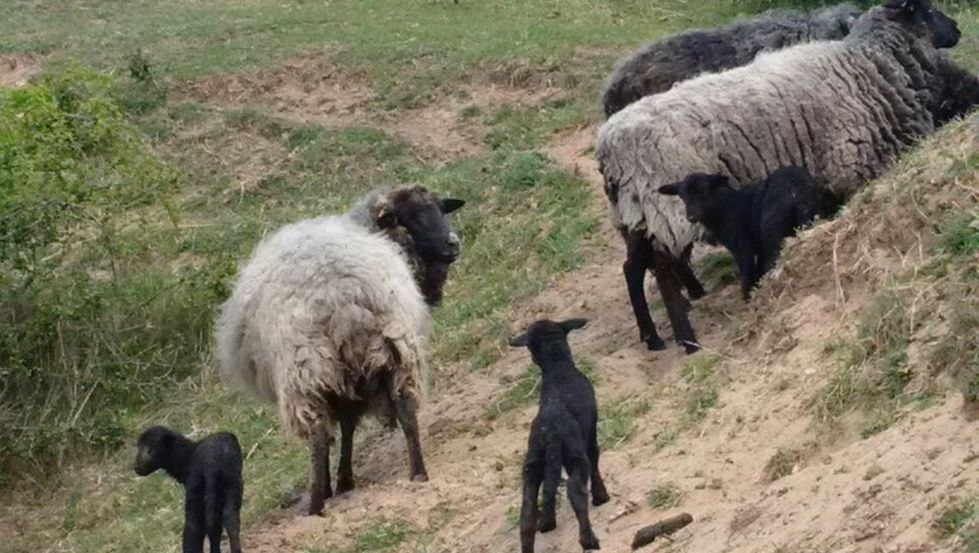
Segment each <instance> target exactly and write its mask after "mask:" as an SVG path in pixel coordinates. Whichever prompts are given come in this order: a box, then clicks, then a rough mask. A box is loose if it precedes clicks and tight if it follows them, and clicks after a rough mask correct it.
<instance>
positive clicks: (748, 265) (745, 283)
mask: <svg viewBox="0 0 979 553" xmlns="http://www.w3.org/2000/svg"><path fill="white" fill-rule="evenodd" d="M734 257H735V261H737V264H738V276H739V277H740V279H741V299H743V300H744V301H748V300H749V299H750V298H751V289H752V288H754V286H755V283H756V282H758V278H757V276H756V275H755V273H756V271H757V266H756V265H757V264H756V262H755V256H753V255H748V254H746V253H745V252H739V253H738V254H736V255H735V256H734Z"/></svg>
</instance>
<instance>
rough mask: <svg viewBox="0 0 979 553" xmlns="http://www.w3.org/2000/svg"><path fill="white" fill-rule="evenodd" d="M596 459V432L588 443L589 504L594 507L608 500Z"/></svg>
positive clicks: (597, 455) (597, 452) (597, 454)
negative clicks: (589, 469)
mask: <svg viewBox="0 0 979 553" xmlns="http://www.w3.org/2000/svg"><path fill="white" fill-rule="evenodd" d="M598 457H599V451H598V432H592V435H591V439H590V440H589V441H588V464H589V466H591V503H592V505H595V506H596V507H597V506H599V505H603V504H605V503H607V502H608V500H609V497H608V490H606V489H605V482H604V481H603V480H602V473H601V472H600V471H599V470H598Z"/></svg>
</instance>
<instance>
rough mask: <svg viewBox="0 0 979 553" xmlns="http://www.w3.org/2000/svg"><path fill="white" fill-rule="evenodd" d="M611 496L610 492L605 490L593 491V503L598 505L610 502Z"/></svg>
mask: <svg viewBox="0 0 979 553" xmlns="http://www.w3.org/2000/svg"><path fill="white" fill-rule="evenodd" d="M608 500H609V497H608V492H607V491H605V490H599V491H597V492H595V491H593V492H591V504H592V505H594V506H596V507H598V506H599V505H605V504H606V503H608Z"/></svg>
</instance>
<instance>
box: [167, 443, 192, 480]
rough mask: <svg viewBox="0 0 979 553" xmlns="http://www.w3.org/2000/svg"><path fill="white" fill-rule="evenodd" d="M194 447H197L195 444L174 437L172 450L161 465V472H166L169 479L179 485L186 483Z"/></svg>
mask: <svg viewBox="0 0 979 553" xmlns="http://www.w3.org/2000/svg"><path fill="white" fill-rule="evenodd" d="M195 447H197V444H196V443H194V442H192V441H190V440H188V439H187V438H184V437H183V436H174V442H173V449H172V450H171V451H170V455H169V456H167V459H166V462H165V463H164V464H163V470H165V471H167V474H169V475H170V477H171V478H173V479H174V480H176V481H177V482H180V483H181V484H186V483H187V472H188V469H189V468H190V459H191V457H193V455H194V448H195Z"/></svg>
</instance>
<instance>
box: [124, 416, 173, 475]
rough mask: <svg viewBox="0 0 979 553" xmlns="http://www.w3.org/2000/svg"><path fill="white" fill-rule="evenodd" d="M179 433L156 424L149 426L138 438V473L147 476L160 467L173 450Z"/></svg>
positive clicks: (136, 466) (136, 467)
mask: <svg viewBox="0 0 979 553" xmlns="http://www.w3.org/2000/svg"><path fill="white" fill-rule="evenodd" d="M176 441H177V434H176V433H174V432H173V431H172V430H170V429H169V428H166V427H163V426H154V427H151V428H147V429H146V430H144V431H143V433H142V434H140V435H139V439H138V440H136V463H135V467H134V468H135V470H136V474H138V475H140V476H146V475H147V474H150V473H151V472H153V471H155V470H157V469H160V468H162V467H163V466H164V464H165V463H166V460H167V458H168V456H169V455H170V453H172V452H173V449H174V444H175V443H176Z"/></svg>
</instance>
